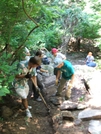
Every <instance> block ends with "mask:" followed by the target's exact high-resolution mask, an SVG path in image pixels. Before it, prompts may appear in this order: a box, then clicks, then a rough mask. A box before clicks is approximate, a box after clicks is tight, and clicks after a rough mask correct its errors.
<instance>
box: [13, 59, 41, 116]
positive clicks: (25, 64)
mask: <svg viewBox="0 0 101 134" xmlns="http://www.w3.org/2000/svg"><path fill="white" fill-rule="evenodd" d="M40 65H41V60H40V58H39V57H37V56H35V57H31V58H30V60H29V61H21V62H20V63H19V66H18V73H19V74H17V75H16V76H15V90H16V93H17V94H18V95H19V96H20V97H21V99H22V104H23V106H24V108H25V111H26V116H27V117H29V118H32V115H31V113H30V110H29V107H28V101H27V96H28V93H29V85H28V80H29V79H31V78H32V79H33V80H34V82H35V74H34V73H35V71H34V69H36V67H38V66H40ZM34 85H35V87H36V88H37V83H36V82H35V83H34Z"/></svg>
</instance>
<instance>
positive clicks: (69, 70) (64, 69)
mask: <svg viewBox="0 0 101 134" xmlns="http://www.w3.org/2000/svg"><path fill="white" fill-rule="evenodd" d="M54 67H55V68H57V70H58V72H57V76H56V81H57V82H58V80H59V76H60V73H62V78H61V80H60V83H59V86H58V88H57V92H56V96H61V92H62V90H63V88H64V85H65V84H66V82H67V81H68V83H67V89H66V93H65V98H66V99H69V98H70V97H71V88H72V85H73V81H74V68H73V66H72V64H71V63H70V62H69V61H67V60H62V59H60V58H55V60H54Z"/></svg>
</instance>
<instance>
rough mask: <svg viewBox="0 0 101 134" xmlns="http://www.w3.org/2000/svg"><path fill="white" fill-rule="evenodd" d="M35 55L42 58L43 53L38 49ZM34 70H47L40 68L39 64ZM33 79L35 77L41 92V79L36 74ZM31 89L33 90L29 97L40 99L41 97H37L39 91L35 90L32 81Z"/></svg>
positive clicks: (46, 71)
mask: <svg viewBox="0 0 101 134" xmlns="http://www.w3.org/2000/svg"><path fill="white" fill-rule="evenodd" d="M35 56H38V57H39V58H40V59H42V57H43V54H42V52H41V51H40V50H39V51H37V52H36V54H35ZM36 71H38V72H39V71H40V72H45V73H48V70H44V69H42V68H41V65H40V66H38V67H37V68H36ZM35 79H36V80H35V82H36V83H37V85H38V87H39V89H40V91H41V92H42V90H43V84H42V83H41V81H40V79H39V78H38V76H37V75H35ZM32 91H33V93H34V94H33V93H32V94H31V98H34V100H36V101H41V98H40V97H39V93H38V92H37V91H36V87H35V85H34V84H33V83H32Z"/></svg>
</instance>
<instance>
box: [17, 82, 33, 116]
mask: <svg viewBox="0 0 101 134" xmlns="http://www.w3.org/2000/svg"><path fill="white" fill-rule="evenodd" d="M16 92H17V94H18V95H19V96H20V97H21V99H22V105H23V106H24V108H25V111H26V116H27V117H29V118H32V115H31V113H30V111H29V109H28V101H27V96H28V93H29V86H28V84H27V83H26V84H25V85H24V87H23V90H22V89H21V88H17V89H16Z"/></svg>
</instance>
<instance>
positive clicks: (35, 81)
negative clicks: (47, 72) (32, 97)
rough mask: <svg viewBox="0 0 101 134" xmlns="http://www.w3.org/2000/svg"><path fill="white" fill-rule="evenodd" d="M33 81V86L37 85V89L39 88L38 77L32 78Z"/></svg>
mask: <svg viewBox="0 0 101 134" xmlns="http://www.w3.org/2000/svg"><path fill="white" fill-rule="evenodd" d="M31 79H32V81H33V84H34V85H35V87H38V85H37V77H36V76H32V77H31Z"/></svg>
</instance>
